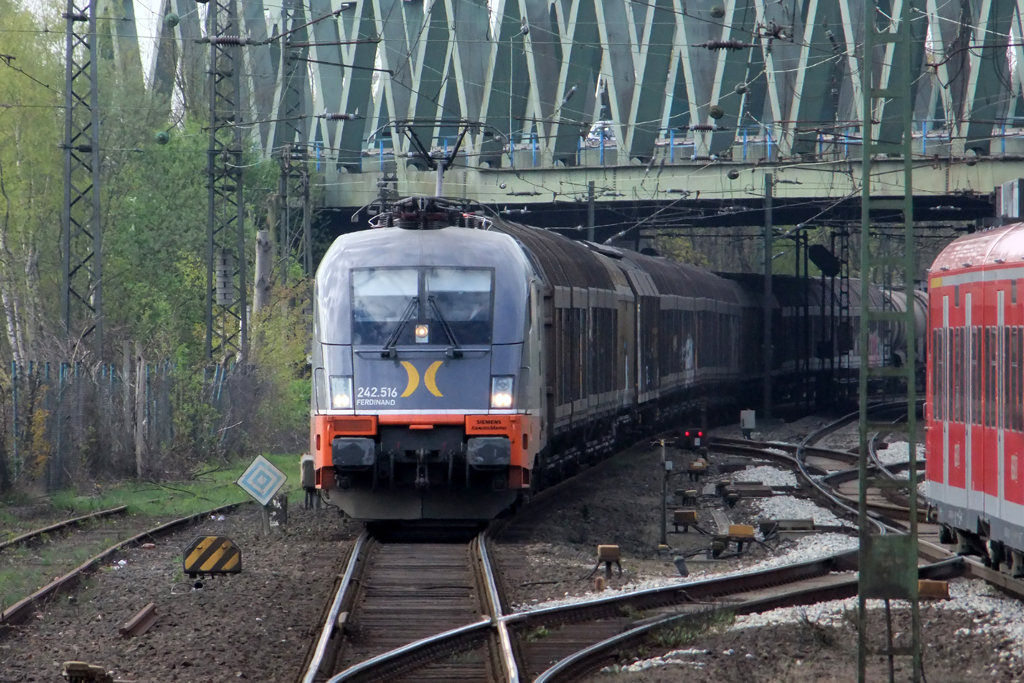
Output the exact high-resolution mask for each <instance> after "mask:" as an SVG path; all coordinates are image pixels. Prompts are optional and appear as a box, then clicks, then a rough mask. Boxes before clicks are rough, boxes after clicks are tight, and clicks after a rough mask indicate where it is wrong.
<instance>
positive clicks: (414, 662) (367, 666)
mask: <svg viewBox="0 0 1024 683" xmlns="http://www.w3.org/2000/svg"><path fill="white" fill-rule="evenodd" d="M493 623H494V620H493V619H491V617H484V618H483V619H481V620H480V621H478V622H475V623H472V624H467V625H466V626H460V627H459V628H454V629H452V630H450V631H444V632H443V633H438V634H437V635H434V636H430V637H428V638H422V639H420V640H417V641H414V642H412V643H409V644H408V645H403V646H402V647H399V648H395V649H394V650H389V651H387V652H384V653H382V654H379V655H377V656H376V657H371V658H370V659H367V660H364V661H362V662H359V663H358V664H354V665H352V666H350V667H349V668H347V669H345V670H344V671H342V672H341V673H339V674H337V675H335V676H334V677H333V678H331V679H329V680H328V681H327V683H342V681H348V682H349V683H353V682H355V681H375V680H388V679H387V678H383V679H382V678H381V676H385V677H387V676H393V675H395V674H396V673H397V672H399V671H405V670H407V669H410V668H413V667H414V666H419V665H422V664H427V663H429V662H430V661H433V660H434V659H437V658H438V657H441V656H444V655H446V654H450V653H451V652H452V651H454V650H459V649H463V648H464V647H465V646H466V645H467V644H472V643H476V642H478V641H480V640H484V639H485V638H486V637H487V632H488V631H489V630H490V629H491V626H492V625H493Z"/></svg>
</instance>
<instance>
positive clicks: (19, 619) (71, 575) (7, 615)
mask: <svg viewBox="0 0 1024 683" xmlns="http://www.w3.org/2000/svg"><path fill="white" fill-rule="evenodd" d="M239 505H245V503H231V504H230V505H222V506H220V507H216V508H213V509H212V510H207V511H205V512H199V513H197V514H194V515H188V516H187V517H179V518H178V519H175V520H172V521H170V522H167V523H165V524H161V525H160V526H157V527H154V528H152V529H149V530H148V531H143V532H142V533H140V534H136V535H135V536H132V537H131V538H129V539H126V540H124V541H121V542H120V543H117V544H115V545H112V546H111V547H109V548H107V549H106V550H104V551H103V552H101V553H100V554H98V555H96V556H94V557H92V558H90V559H88V560H86V561H85V562H84V563H83V564H81V565H80V566H78V567H76V568H75V569H72V570H71V571H70V572H68V573H67V574H65V575H64V576H61V577H59V578H57V579H54V580H53V582H51V583H49V584H47V585H46V586H44V587H43V588H40V589H39V590H37V591H36V592H35V593H33V594H32V595H30V596H28V597H27V598H24V599H22V600H20V601H18V602H16V603H14V605H12V606H11V607H10V608H8V609H7V610H5V611H4V612H0V627H4V626H11V625H15V624H20V623H23V622H24V621H25V620H26V619H28V617H29V611H30V610H31V608H32V607H33V606H34V605H35V604H36V603H37V602H39V601H40V600H42V599H43V598H46V597H49V596H51V595H56V594H58V593H61V592H63V591H65V590H68V589H70V588H71V587H72V586H74V585H75V582H77V581H78V579H79V578H81V576H82V575H83V574H85V573H86V572H89V571H91V570H93V569H94V568H95V567H96V565H98V564H99V563H100V562H102V561H103V560H105V559H106V558H108V557H109V556H111V555H113V554H114V553H116V552H118V551H119V550H122V549H123V548H129V547H132V546H135V545H138V544H141V543H142V542H144V541H145V540H146V539H156V538H158V537H160V536H163V535H166V534H169V533H171V532H172V531H177V530H178V529H179V528H181V527H184V526H188V525H189V524H192V523H194V522H196V521H198V520H200V519H202V518H204V517H206V516H207V515H216V514H220V513H222V512H227V511H229V510H233V509H235V508H236V507H238V506H239Z"/></svg>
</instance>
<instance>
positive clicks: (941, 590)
mask: <svg viewBox="0 0 1024 683" xmlns="http://www.w3.org/2000/svg"><path fill="white" fill-rule="evenodd" d="M917 597H918V599H920V600H949V582H948V581H933V580H930V579H918V581H917Z"/></svg>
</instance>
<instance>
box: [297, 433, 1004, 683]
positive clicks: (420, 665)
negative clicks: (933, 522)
mask: <svg viewBox="0 0 1024 683" xmlns="http://www.w3.org/2000/svg"><path fill="white" fill-rule="evenodd" d="M848 422H849V417H847V418H846V421H845V422H844V421H839V422H837V423H833V424H832V425H828V426H826V428H824V429H822V430H819V432H818V433H816V434H812V435H811V437H809V438H808V439H807V440H805V441H804V442H803V443H802V444H800V445H789V444H779V443H756V442H749V441H740V440H718V441H717V442H716V447H717V448H718V449H724V450H727V451H728V452H732V453H736V454H739V455H747V456H751V457H756V458H762V459H763V458H767V459H770V460H775V461H777V462H782V463H783V464H785V465H786V466H788V467H791V468H792V469H794V470H795V471H796V472H797V473H798V475H799V476H801V477H803V478H804V480H805V482H807V483H808V485H809V486H810V487H811V488H812V489H813V490H814V491H815V496H816V497H817V498H819V499H820V500H821V501H822V502H823V503H824V504H826V505H827V506H828V507H830V508H832V509H833V510H834V511H835V512H836V513H837V514H841V515H843V516H845V517H847V518H850V519H853V520H856V494H857V491H856V488H854V489H853V490H852V492H851V491H850V490H848V487H847V490H843V485H842V483H843V482H839V483H838V484H837V482H835V481H833V480H831V479H830V476H829V475H832V476H833V477H834V476H835V473H837V472H838V473H848V472H851V471H855V470H854V466H855V465H856V463H857V456H856V455H855V454H851V453H848V452H844V451H837V450H832V449H826V448H818V447H815V446H814V445H813V441H814V440H816V439H818V438H821V437H823V436H824V435H825V434H827V433H829V432H831V431H834V430H835V429H837V428H839V427H841V426H842V424H845V423H848ZM769 449H772V450H769ZM773 451H776V452H773ZM778 451H781V452H778ZM888 469H890V468H885V467H882V466H881V464H880V463H879V470H880V471H881V470H888ZM890 474H891V472H890ZM844 476H849V475H848V474H845V475H844ZM900 509H901V507H900V506H899V505H898V504H896V503H893V501H891V500H884V499H882V498H881V497H879V499H878V500H872V506H871V520H870V521H871V523H872V524H874V525H876V526H877V527H878V529H879V531H881V532H883V533H884V532H889V531H902V525H900V524H899V523H898V522H897V521H895V520H894V519H893V517H898V512H899V510H900ZM902 509H903V510H904V511H905V508H902ZM924 535H925V536H926V537H927V535H928V534H927V531H926V532H925V534H924ZM922 556H923V557H927V558H930V559H931V560H932V562H933V563H932V564H926V565H924V566H922V567H921V568H920V576H921V578H935V579H943V578H951V577H954V576H959V575H961V574H964V573H968V574H971V575H974V576H978V577H979V578H985V579H986V580H989V581H990V582H992V583H997V584H998V585H1000V586H1002V587H1004V588H1005V587H1006V583H1007V581H1013V580H1012V579H1009V577H1006V576H1005V575H999V576H996V577H993V576H991V575H992V574H998V572H993V571H992V570H988V569H985V568H984V567H981V566H980V564H979V563H976V562H972V561H970V560H965V559H964V558H960V557H956V556H955V555H953V554H951V553H949V552H948V551H945V550H944V549H942V548H941V547H939V546H938V545H936V544H933V543H931V542H930V541H929V540H923V541H922ZM396 565H397V566H396ZM432 567H436V568H442V567H443V568H444V571H443V572H441V575H443V576H444V577H445V579H444V581H443V582H440V583H435V582H434V581H435V578H433V577H436V576H438V575H437V574H434V573H433V571H432ZM856 567H857V553H856V551H852V552H848V553H843V554H840V555H836V556H832V557H827V558H823V559H820V560H815V561H812V562H805V563H801V564H797V565H787V566H783V567H779V568H775V569H770V570H764V571H760V572H748V573H746V574H740V575H737V576H727V577H722V578H716V579H709V580H706V581H695V582H689V583H680V584H672V585H668V586H665V587H662V588H654V589H648V590H642V591H634V592H630V593H621V594H616V595H610V596H605V597H599V598H595V599H588V600H580V601H578V602H574V603H571V604H566V605H558V606H553V607H547V608H540V609H534V610H531V611H528V612H520V613H516V614H511V615H505V614H503V607H502V600H501V593H500V590H499V585H498V583H497V580H496V578H495V577H496V576H497V572H496V571H495V570H494V568H493V567H492V566H491V563H490V560H489V558H488V556H487V540H486V535H485V534H481V535H480V536H479V537H478V538H477V539H476V540H475V541H474V543H473V544H470V545H469V546H468V547H467V546H465V545H449V546H439V547H429V546H427V547H423V546H417V545H415V544H412V545H410V544H400V545H396V546H394V547H391V548H388V547H387V544H379V543H378V542H377V541H375V540H374V539H372V538H370V537H369V536H364V537H363V538H361V539H360V541H359V542H358V543H357V544H356V547H355V548H354V549H353V551H352V554H351V556H350V560H349V565H348V568H347V570H346V573H345V575H344V577H343V579H342V580H341V581H340V586H339V590H338V592H337V595H336V598H335V601H334V603H333V605H332V606H331V608H330V609H329V610H327V612H326V619H325V626H324V629H323V632H322V635H321V639H320V642H319V643H318V647H317V648H316V653H314V656H313V657H312V658H311V660H310V662H309V666H308V667H307V669H306V675H305V677H304V678H303V679H302V681H303V683H324V682H326V683H340V682H341V681H374V680H388V681H391V680H417V681H420V680H446V681H448V680H452V681H454V680H460V681H488V682H490V681H495V682H497V681H509V682H512V681H515V683H518V682H519V681H520V680H522V681H527V680H534V681H545V682H549V681H570V680H574V679H575V678H578V677H579V676H581V675H584V674H586V673H588V672H590V671H593V670H595V669H596V668H599V667H600V666H603V665H604V664H606V663H608V662H613V661H616V660H617V659H618V658H619V657H621V656H622V654H623V653H624V652H628V651H629V650H630V648H634V647H637V646H640V645H644V644H650V643H651V642H652V640H651V639H652V638H653V637H656V636H657V637H658V639H657V640H654V641H653V642H655V643H664V642H666V641H665V638H664V636H663V635H662V636H659V635H658V634H665V633H666V632H667V633H669V634H670V636H669V637H670V638H671V633H672V631H673V629H678V628H680V627H681V626H684V625H685V626H686V627H687V628H690V629H691V630H692V628H693V626H694V625H699V624H700V623H701V622H703V621H706V620H708V619H711V618H713V617H714V616H715V615H719V614H721V613H729V614H734V615H735V614H748V613H754V612H761V611H766V610H771V609H775V608H778V607H787V606H795V605H810V604H814V603H817V602H821V601H825V600H834V599H840V598H846V597H852V596H854V595H856V594H857V580H856V578H855V576H854V575H852V574H851V573H849V572H852V571H855V570H856ZM979 569H981V570H982V571H979ZM986 572H987V573H988V575H987V576H986ZM1018 583H1020V582H1018ZM1022 586H1024V584H1022ZM430 590H437V591H438V595H437V596H436V599H434V600H431V599H430V598H429V597H425V595H427V594H428V592H429V591H430ZM1022 590H1024V588H1022ZM385 605H386V606H385ZM460 620H461V621H460ZM656 647H657V646H656ZM328 661H330V662H332V664H326V662H328Z"/></svg>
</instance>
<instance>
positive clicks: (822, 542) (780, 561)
mask: <svg viewBox="0 0 1024 683" xmlns="http://www.w3.org/2000/svg"><path fill="white" fill-rule="evenodd" d="M856 547H857V539H856V538H852V537H849V536H844V535H843V534H813V535H810V536H805V537H803V538H801V539H800V540H799V541H797V542H796V544H795V545H793V546H787V547H784V548H780V550H779V552H780V553H782V554H780V555H779V556H778V557H771V558H768V559H766V560H762V561H760V562H756V563H752V564H749V565H746V566H744V567H739V568H737V569H734V570H732V571H729V572H707V571H692V570H693V569H694V566H695V563H691V564H690V569H691V571H692V573H691V574H690V575H689V576H687V577H685V578H684V577H681V576H680V577H668V576H660V577H651V578H647V579H641V580H639V581H635V582H633V583H630V584H626V585H625V586H622V587H620V588H609V589H608V590H606V591H604V593H602V594H601V595H598V594H596V593H590V594H588V595H578V596H570V595H566V596H565V597H564V598H556V599H554V600H548V601H546V602H539V603H533V604H529V605H514V606H513V608H514V610H515V611H516V612H530V611H533V610H537V609H544V608H546V607H559V606H562V605H573V604H575V603H578V602H586V601H587V600H593V599H595V598H597V597H611V596H614V595H623V594H626V593H633V592H636V591H641V590H647V589H650V588H662V587H664V586H677V585H681V584H686V583H691V582H693V581H703V580H704V579H711V578H720V577H724V576H734V575H736V574H746V573H749V572H752V571H758V570H761V569H771V568H773V567H781V566H782V565H786V564H796V563H799V562H809V561H811V560H816V559H818V558H821V557H826V556H828V555H834V554H836V553H841V552H844V551H846V550H851V549H853V548H856Z"/></svg>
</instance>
